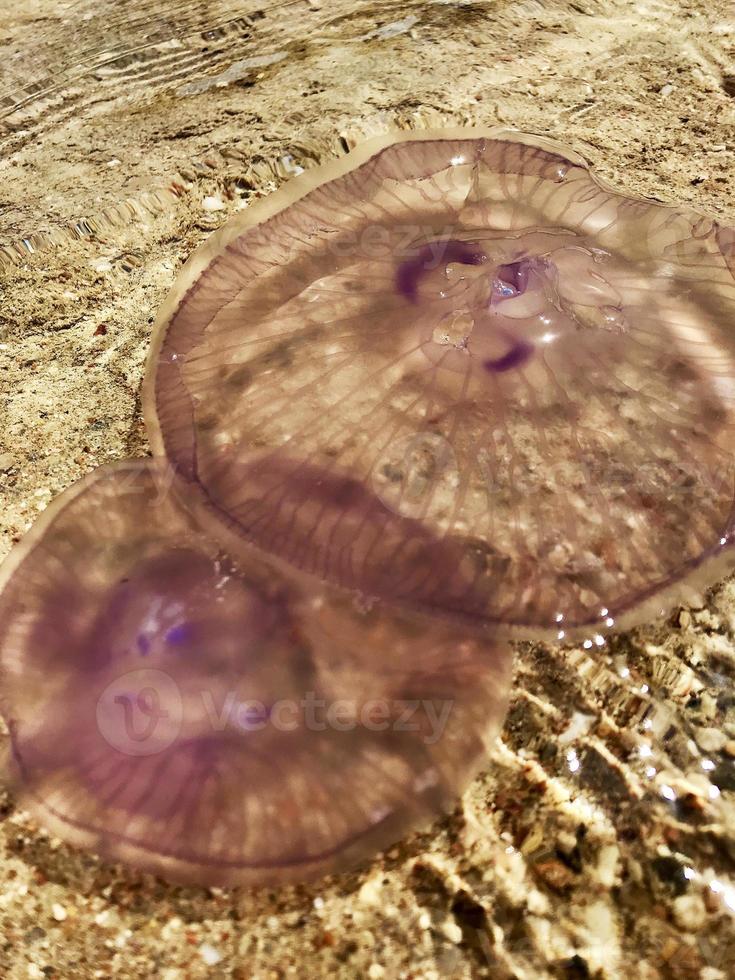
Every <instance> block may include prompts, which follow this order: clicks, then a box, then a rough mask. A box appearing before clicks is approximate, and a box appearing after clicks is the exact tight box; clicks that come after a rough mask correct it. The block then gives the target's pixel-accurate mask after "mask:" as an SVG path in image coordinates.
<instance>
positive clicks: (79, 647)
mask: <svg viewBox="0 0 735 980" xmlns="http://www.w3.org/2000/svg"><path fill="white" fill-rule="evenodd" d="M185 491H186V487H183V486H181V485H179V484H178V482H177V480H173V479H172V475H171V472H170V470H168V469H167V468H166V467H164V466H162V465H160V464H159V463H156V462H153V461H150V460H135V461H129V462H126V463H121V464H114V465H111V466H108V467H103V468H101V469H99V470H97V471H96V472H95V473H93V474H92V475H91V476H89V477H87V478H86V479H85V480H83V481H82V482H81V483H79V484H77V485H76V486H75V487H73V488H71V489H70V490H68V491H67V492H66V493H65V494H63V495H62V496H61V497H59V498H58V499H57V500H56V501H55V502H54V503H52V505H51V506H50V507H49V508H48V509H47V510H46V511H45V512H44V514H43V515H42V516H41V518H40V519H39V521H38V522H37V524H36V526H35V527H34V528H33V529H32V530H31V532H29V534H28V535H27V536H26V538H25V539H24V540H23V541H22V542H21V544H20V545H18V546H17V547H16V549H15V550H14V551H13V552H12V553H11V555H10V557H9V559H8V560H7V561H6V563H5V564H4V566H3V569H2V578H1V579H0V676H1V677H2V700H1V702H0V707H1V708H2V713H3V716H4V718H5V720H6V722H7V724H8V728H9V731H10V737H11V750H12V762H11V765H12V774H13V776H14V778H15V781H16V783H17V786H18V792H19V796H20V799H21V800H22V802H23V804H24V805H25V806H27V807H28V808H29V809H30V810H31V811H32V812H33V813H34V814H35V815H36V816H37V817H38V819H39V820H40V821H41V822H42V823H43V824H44V825H45V826H46V827H48V828H49V829H50V830H51V831H52V832H54V833H56V834H57V835H58V836H60V837H62V838H63V839H65V840H67V841H69V842H71V843H72V844H74V845H77V846H82V847H85V848H88V849H90V850H93V851H96V852H97V853H99V854H100V855H102V856H103V857H104V858H106V859H108V860H119V861H122V862H124V863H127V864H129V865H131V866H134V867H137V868H142V869H145V870H148V871H152V872H156V873H160V874H161V875H163V876H164V877H168V878H170V879H173V880H181V881H190V882H197V883H201V884H208V885H232V884H240V883H242V884H256V885H257V884H263V883H277V882H284V881H295V880H301V879H304V878H309V877H314V876H317V875H321V874H325V873H329V872H336V871H341V870H345V869H349V868H351V867H352V866H354V865H355V864H356V863H358V862H360V861H362V860H364V859H366V858H369V857H371V856H372V855H373V854H374V853H375V852H376V851H378V850H380V849H381V848H383V847H385V846H387V845H389V844H390V843H392V842H394V841H395V840H397V839H398V838H399V837H401V836H402V835H403V834H405V833H406V832H408V831H409V830H410V829H412V828H414V827H416V826H418V825H421V824H423V823H426V822H428V820H430V819H431V818H432V817H434V816H435V815H436V814H439V813H441V812H442V811H443V810H444V809H446V808H447V807H448V806H450V805H451V804H452V802H453V800H454V799H455V797H456V795H457V794H458V793H459V792H461V791H462V789H463V787H464V786H465V785H466V783H467V782H468V780H469V779H470V778H471V777H472V776H473V775H474V774H475V773H476V772H477V770H478V768H479V766H480V765H481V764H482V761H483V759H484V757H485V749H486V746H487V742H488V739H490V738H492V737H493V735H494V734H495V733H496V732H497V729H498V727H499V725H500V722H501V720H502V717H503V714H504V711H505V703H506V698H507V691H508V685H509V680H510V678H509V669H510V655H509V652H508V648H507V647H506V646H504V645H501V644H498V643H495V642H494V641H492V640H491V639H490V638H488V637H487V636H484V635H480V634H473V633H458V632H457V630H455V629H448V628H446V627H444V626H442V625H441V624H436V623H427V622H426V621H423V620H421V619H417V618H416V617H415V616H410V615H407V614H406V613H403V612H400V611H397V610H391V609H389V608H388V607H386V606H384V605H381V604H375V603H370V602H367V601H364V600H363V601H358V600H357V599H356V598H355V597H354V596H353V595H351V594H350V593H346V592H345V593H343V592H338V591H336V590H333V589H330V588H327V587H324V586H322V585H321V584H320V583H319V582H317V581H316V580H313V579H311V578H309V577H307V576H305V575H303V574H302V573H296V572H294V571H289V570H288V569H285V568H284V569H282V570H277V569H276V568H275V567H274V566H272V565H271V564H267V563H266V562H265V561H264V560H263V558H262V557H260V556H258V555H257V554H256V553H255V552H253V553H251V554H250V556H249V557H246V556H245V555H244V554H243V553H240V555H239V556H238V559H237V560H235V559H233V558H232V557H230V556H229V555H228V554H227V553H226V552H224V551H223V550H222V549H221V547H220V546H219V544H217V543H215V542H214V541H213V540H212V539H211V538H209V537H208V536H207V535H206V534H205V533H203V531H202V530H201V528H200V526H199V524H198V523H197V521H196V520H195V518H194V516H192V513H191V511H188V510H186V509H184V508H183V507H182V506H181V503H180V498H181V494H182V493H183V492H185Z"/></svg>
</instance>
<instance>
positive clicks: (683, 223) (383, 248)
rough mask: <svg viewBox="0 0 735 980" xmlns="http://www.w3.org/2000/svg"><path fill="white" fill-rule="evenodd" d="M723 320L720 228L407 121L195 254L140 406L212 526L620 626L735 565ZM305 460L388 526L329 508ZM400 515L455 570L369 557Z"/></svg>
mask: <svg viewBox="0 0 735 980" xmlns="http://www.w3.org/2000/svg"><path fill="white" fill-rule="evenodd" d="M394 139H396V137H390V140H394ZM734 322H735V281H734V280H733V232H732V229H729V228H725V227H722V226H720V225H718V224H717V222H715V221H713V220H711V219H709V218H706V217H703V216H701V215H699V214H695V213H693V212H691V211H689V210H688V209H686V208H673V207H665V206H662V205H658V204H654V203H651V202H648V201H643V200H634V199H631V198H630V197H627V196H625V195H623V194H621V193H619V192H617V191H614V190H612V189H611V188H610V187H608V186H607V185H606V184H604V183H603V182H601V181H600V180H599V179H598V178H596V177H595V176H594V175H592V174H591V173H590V171H589V169H588V167H587V166H586V164H585V163H584V161H583V160H582V159H581V158H580V157H579V156H578V155H577V154H575V153H574V152H572V151H570V150H568V149H566V148H564V147H563V146H560V145H557V144H554V143H551V142H549V141H547V140H544V139H540V138H536V137H530V136H524V135H521V134H517V133H509V132H497V131H494V132H488V133H482V132H476V131H449V132H437V133H412V134H410V135H408V136H405V137H399V138H397V141H396V142H389V141H386V140H383V141H378V142H374V143H372V144H367V145H366V146H365V147H363V148H361V149H359V150H358V151H355V152H353V153H351V154H349V155H348V157H347V158H345V159H343V160H341V161H339V162H337V163H334V164H331V165H329V166H327V167H324V168H321V169H320V170H318V171H313V172H310V173H308V174H305V175H303V176H302V177H300V178H298V179H297V180H295V181H291V182H290V183H289V184H287V185H286V186H285V187H284V188H283V189H282V190H280V191H279V192H278V193H276V194H274V195H272V196H271V197H269V198H267V199H265V200H264V201H262V202H260V203H258V204H255V205H253V206H251V207H249V208H248V209H247V210H246V211H245V212H244V213H243V214H242V215H241V216H238V217H237V218H235V219H234V220H233V221H232V222H230V223H228V224H227V225H226V226H225V227H224V228H223V229H222V230H221V231H219V232H218V233H217V234H215V235H214V236H213V237H212V238H211V239H210V240H209V241H208V242H207V244H206V245H205V246H204V248H203V249H201V250H200V251H199V252H197V253H196V255H195V256H194V257H193V259H192V260H191V261H190V263H189V264H188V266H187V267H186V269H185V270H184V271H183V273H182V275H181V277H180V280H179V282H178V283H177V285H176V287H175V289H174V291H173V293H172V295H171V297H170V299H169V301H168V302H167V304H166V306H165V309H164V310H163V312H162V314H161V317H160V318H159V321H158V325H157V328H156V338H155V344H154V351H153V353H152V357H151V361H150V365H149V372H148V378H147V384H146V414H147V420H148V424H149V429H150V432H151V436H152V440H153V442H154V445H155V449H156V451H157V452H159V453H165V454H166V455H167V456H168V458H169V459H170V461H171V462H172V464H173V465H174V467H175V468H176V470H177V472H179V473H180V474H181V475H182V476H183V477H185V478H186V479H188V480H190V481H191V482H192V486H193V487H194V486H196V487H197V488H198V492H199V493H200V494H201V497H202V500H203V502H204V503H205V505H206V508H207V511H208V513H209V514H210V516H211V517H212V519H213V521H214V522H218V523H219V524H220V525H221V526H222V527H226V528H227V529H228V531H229V532H230V533H232V534H233V536H235V535H240V536H241V537H242V538H243V539H247V540H250V541H255V542H256V543H258V544H259V545H260V546H261V547H264V548H266V549H268V550H271V551H272V552H273V553H276V554H279V555H280V556H281V557H283V558H285V559H287V560H290V561H294V562H296V563H297V564H299V565H301V566H302V567H316V566H318V571H319V574H321V575H322V576H323V577H324V578H325V579H328V580H330V581H333V582H335V583H337V584H340V585H346V586H349V587H353V588H356V589H363V590H365V591H369V592H373V593H375V594H377V595H390V596H391V597H392V598H397V599H400V600H402V601H405V602H407V603H410V604H413V605H415V606H417V607H420V608H422V609H424V610H428V611H430V612H433V613H440V614H453V615H460V616H465V617H470V618H472V619H479V620H481V621H483V622H489V623H495V624H502V625H505V626H509V627H513V628H516V629H525V630H527V631H531V632H539V631H540V632H544V633H546V632H548V633H551V632H552V631H553V632H554V633H556V631H557V630H558V621H559V617H560V616H561V617H562V619H563V621H564V622H565V624H567V626H568V627H575V626H579V627H583V626H586V625H588V624H591V623H596V624H597V623H599V622H600V621H601V620H602V621H605V622H606V621H607V620H608V619H610V620H612V621H613V622H615V623H616V624H617V625H620V624H621V623H627V624H630V623H632V622H634V621H637V620H638V619H641V618H644V617H646V616H648V615H650V614H651V613H652V612H659V611H661V610H662V609H663V608H664V606H665V605H667V604H668V603H671V602H672V601H675V600H676V599H677V598H680V597H681V596H682V595H686V594H687V593H686V590H687V588H688V587H689V586H690V585H691V584H694V585H699V584H701V583H702V582H709V581H711V580H712V579H714V578H715V577H716V576H717V575H719V574H720V573H721V572H723V571H724V570H725V569H727V568H729V567H731V565H732V564H733V554H735V552H734V551H733V549H732V547H731V533H732V529H733V518H732V514H733V487H734V486H735V425H734V423H735V382H734V381H733V378H735V341H734V340H733V337H734V334H733V323H734ZM279 473H280V474H288V480H286V479H285V478H284V480H283V481H282V482H281V483H279V480H278V478H277V474H279ZM314 473H317V474H326V475H327V477H328V479H329V480H330V481H331V483H332V485H333V486H337V485H344V486H346V485H349V486H353V487H354V486H361V487H364V488H366V489H367V490H368V491H369V492H370V493H371V494H373V495H374V496H375V497H377V499H378V501H379V507H382V509H383V511H384V513H383V514H382V517H381V519H380V520H378V521H377V522H376V521H375V520H374V518H375V516H376V515H375V514H372V516H371V519H370V521H367V520H366V521H365V522H363V523H362V524H359V522H357V523H356V522H355V520H354V517H355V511H354V508H350V507H348V508H346V509H345V511H344V513H345V520H344V525H341V524H340V517H339V508H338V507H335V506H332V505H331V504H330V505H327V506H326V508H322V507H321V505H320V491H319V488H318V486H317V485H316V484H314V481H313V480H312V479H311V477H310V476H309V474H314ZM299 474H301V477H302V479H301V480H300V483H299V476H298V475H299ZM294 479H296V481H297V484H298V485H300V486H301V487H302V491H303V494H304V496H303V499H296V497H298V494H297V495H296V497H295V496H294V493H295V490H294V482H293V481H294ZM266 485H267V487H268V492H267V494H265V493H263V487H264V486H266ZM327 518H328V519H327ZM401 521H404V522H410V527H411V528H412V532H411V534H412V540H413V541H416V540H418V538H419V537H420V535H419V534H418V531H419V530H420V531H422V532H425V533H426V534H427V535H428V540H431V541H434V542H436V541H442V542H444V543H445V545H446V549H447V550H446V552H445V555H444V558H443V560H442V563H441V564H442V570H441V573H440V574H441V576H443V580H444V582H445V583H446V582H449V583H450V584H449V586H448V587H446V588H444V587H443V586H441V585H439V586H437V583H436V581H435V580H434V579H432V577H431V575H430V574H429V575H428V576H427V580H426V582H423V581H421V580H420V578H417V577H413V578H409V579H406V580H405V581H403V582H397V581H396V578H397V576H395V575H393V576H390V575H386V574H384V573H385V570H386V569H388V570H389V569H390V568H392V567H393V565H392V562H393V558H392V556H393V555H394V554H395V551H394V549H393V545H392V544H390V542H389V539H390V535H388V538H386V536H385V535H384V534H383V532H382V530H381V528H382V527H383V526H386V527H390V528H393V530H394V531H396V538H395V540H398V538H400V533H402V532H400V533H398V529H399V523H396V522H401ZM358 525H359V530H360V533H359V534H357V533H356V528H357V527H358ZM401 527H404V528H408V527H409V524H404V525H401ZM353 534H355V544H354V546H353V545H351V544H350V537H351V535H353ZM369 535H372V538H371V542H370V544H369V545H368V544H366V536H369ZM391 540H392V539H391ZM427 562H428V559H427V561H424V564H427ZM435 564H436V563H435ZM450 566H451V567H450ZM427 583H428V584H427ZM603 610H604V612H603Z"/></svg>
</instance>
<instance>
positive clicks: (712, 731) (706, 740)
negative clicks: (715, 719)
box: [696, 728, 727, 752]
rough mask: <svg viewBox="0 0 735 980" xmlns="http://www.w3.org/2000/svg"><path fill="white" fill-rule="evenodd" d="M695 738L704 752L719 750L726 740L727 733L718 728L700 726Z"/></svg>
mask: <svg viewBox="0 0 735 980" xmlns="http://www.w3.org/2000/svg"><path fill="white" fill-rule="evenodd" d="M696 739H697V744H698V745H699V747H700V749H702V750H703V751H704V752H719V751H720V749H722V748H724V746H725V743H726V742H727V735H725V733H724V732H721V731H720V730H719V728H702V729H701V730H700V731H699V732H697V735H696Z"/></svg>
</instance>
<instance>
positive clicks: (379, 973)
mask: <svg viewBox="0 0 735 980" xmlns="http://www.w3.org/2000/svg"><path fill="white" fill-rule="evenodd" d="M384 976H385V970H384V969H383V967H382V966H381V965H380V963H371V964H370V968H369V969H368V977H369V978H370V980H381V977H384Z"/></svg>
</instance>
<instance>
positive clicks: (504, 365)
mask: <svg viewBox="0 0 735 980" xmlns="http://www.w3.org/2000/svg"><path fill="white" fill-rule="evenodd" d="M532 354H533V344H528V343H526V342H525V341H523V340H521V341H518V342H517V343H515V344H514V345H513V347H511V349H510V350H509V351H508V353H507V354H503V356H502V357H496V358H490V359H489V360H487V361H484V362H483V367H484V368H485V370H486V371H497V372H498V373H500V372H502V371H510V370H511V369H512V368H516V367H520V366H521V364H525V363H526V361H527V360H528V359H529V358H530V357H531V355H532Z"/></svg>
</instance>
